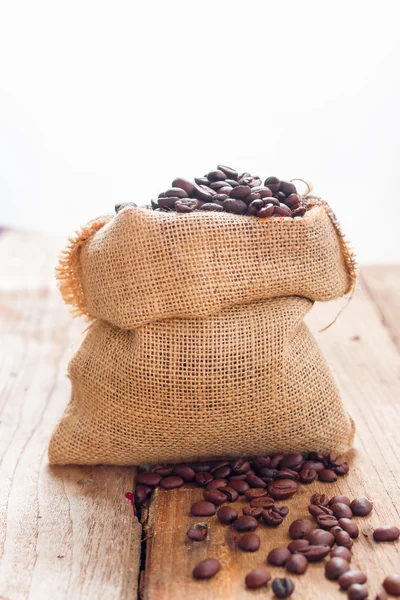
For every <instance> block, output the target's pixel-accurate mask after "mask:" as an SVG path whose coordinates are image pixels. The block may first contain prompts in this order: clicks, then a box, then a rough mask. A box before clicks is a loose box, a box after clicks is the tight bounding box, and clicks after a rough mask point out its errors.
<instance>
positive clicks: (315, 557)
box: [295, 544, 331, 562]
mask: <svg viewBox="0 0 400 600" xmlns="http://www.w3.org/2000/svg"><path fill="white" fill-rule="evenodd" d="M330 549H331V548H330V546H327V545H323V544H321V545H315V546H314V545H310V546H305V547H303V548H299V549H298V550H296V552H295V554H302V555H303V556H305V557H306V559H307V560H308V562H319V561H320V560H323V559H324V558H325V556H327V555H328V554H329V550H330Z"/></svg>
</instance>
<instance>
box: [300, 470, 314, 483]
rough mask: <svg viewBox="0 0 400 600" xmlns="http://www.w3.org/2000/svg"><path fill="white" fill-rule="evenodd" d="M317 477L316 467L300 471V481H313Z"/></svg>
mask: <svg viewBox="0 0 400 600" xmlns="http://www.w3.org/2000/svg"><path fill="white" fill-rule="evenodd" d="M316 478H317V471H316V470H315V469H302V470H301V471H300V481H301V482H302V483H312V482H313V481H315V480H316Z"/></svg>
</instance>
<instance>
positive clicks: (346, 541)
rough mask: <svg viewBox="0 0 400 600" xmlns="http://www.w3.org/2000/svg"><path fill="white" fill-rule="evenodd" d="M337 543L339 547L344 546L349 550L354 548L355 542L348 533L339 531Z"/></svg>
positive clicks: (336, 537)
mask: <svg viewBox="0 0 400 600" xmlns="http://www.w3.org/2000/svg"><path fill="white" fill-rule="evenodd" d="M335 541H336V544H337V545H338V546H344V547H345V548H348V549H349V550H351V548H352V547H353V541H352V539H351V537H350V536H349V534H348V533H347V531H338V532H337V533H336V535H335Z"/></svg>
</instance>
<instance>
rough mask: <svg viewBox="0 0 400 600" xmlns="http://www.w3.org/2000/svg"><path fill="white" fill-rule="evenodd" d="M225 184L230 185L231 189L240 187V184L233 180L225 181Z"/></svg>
mask: <svg viewBox="0 0 400 600" xmlns="http://www.w3.org/2000/svg"><path fill="white" fill-rule="evenodd" d="M225 183H226V184H227V185H230V186H231V187H237V186H238V185H240V183H239V182H238V181H236V180H235V179H225Z"/></svg>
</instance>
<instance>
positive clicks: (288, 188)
mask: <svg viewBox="0 0 400 600" xmlns="http://www.w3.org/2000/svg"><path fill="white" fill-rule="evenodd" d="M279 191H280V192H283V193H284V194H285V196H290V195H291V194H297V190H296V186H295V185H294V184H293V183H291V182H290V181H281V185H280V188H279Z"/></svg>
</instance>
